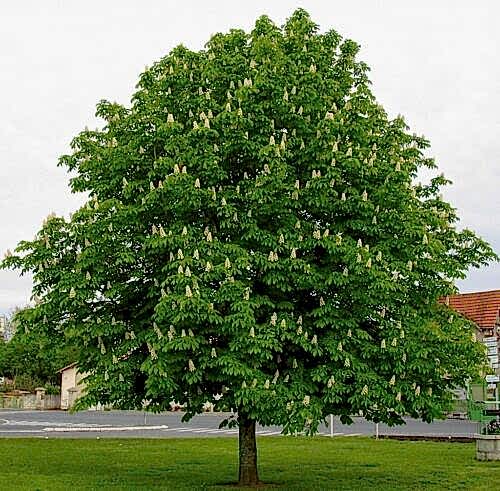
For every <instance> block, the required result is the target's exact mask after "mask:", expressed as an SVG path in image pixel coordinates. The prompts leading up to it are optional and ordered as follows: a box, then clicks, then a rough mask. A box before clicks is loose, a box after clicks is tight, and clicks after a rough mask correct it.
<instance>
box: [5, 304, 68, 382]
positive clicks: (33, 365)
mask: <svg viewBox="0 0 500 491" xmlns="http://www.w3.org/2000/svg"><path fill="white" fill-rule="evenodd" d="M22 312H23V309H16V314H15V316H14V318H13V319H14V320H12V323H13V324H16V320H15V319H16V318H17V316H19V315H22ZM24 327H26V323H25V324H24ZM76 356H77V349H76V348H75V347H74V346H72V345H71V344H70V343H69V342H67V340H65V339H64V337H63V336H62V335H58V336H54V334H53V333H51V334H50V333H48V332H39V330H37V329H29V330H26V331H25V329H24V328H23V329H16V330H15V332H14V335H13V336H12V338H11V339H10V340H9V341H8V342H4V340H3V338H1V337H0V376H2V377H7V378H9V379H12V383H11V384H9V385H12V388H15V389H25V390H34V389H35V388H36V387H38V386H40V385H42V386H53V390H56V387H54V386H57V387H58V386H59V374H58V370H59V369H61V368H62V367H64V366H65V365H68V364H69V363H71V362H72V361H73V360H74V359H75V357H76ZM6 387H9V386H8V385H7V386H6Z"/></svg>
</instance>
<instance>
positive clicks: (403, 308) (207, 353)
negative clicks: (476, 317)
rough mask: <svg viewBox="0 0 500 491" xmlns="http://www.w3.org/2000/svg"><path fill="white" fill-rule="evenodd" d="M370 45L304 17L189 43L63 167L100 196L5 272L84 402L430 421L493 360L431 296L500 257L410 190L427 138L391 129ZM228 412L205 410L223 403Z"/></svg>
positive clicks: (257, 415)
mask: <svg viewBox="0 0 500 491" xmlns="http://www.w3.org/2000/svg"><path fill="white" fill-rule="evenodd" d="M357 51H358V45H357V44H356V43H354V42H353V41H350V40H345V41H343V40H342V39H341V37H340V36H339V35H338V34H337V33H336V32H335V31H329V32H327V33H324V34H319V33H318V30H317V26H316V25H315V24H314V23H313V22H312V21H311V20H310V18H309V17H308V15H307V14H306V13H305V12H304V11H303V10H298V11H296V12H295V13H294V14H293V15H292V17H291V18H290V19H289V20H288V21H287V23H286V24H285V26H284V27H283V28H279V27H277V26H275V25H274V24H273V23H272V22H271V21H270V20H269V19H268V18H267V17H261V18H260V19H258V20H257V22H256V25H255V28H254V29H253V31H252V32H251V33H249V34H247V33H245V32H243V31H241V30H231V31H230V32H229V33H228V34H216V35H215V36H213V37H212V39H211V40H210V41H209V42H208V43H207V45H206V49H205V50H202V51H199V52H193V51H190V50H188V49H187V48H185V47H183V46H178V47H177V48H175V49H174V50H172V52H171V53H170V54H168V55H167V56H166V57H165V58H163V59H161V60H160V61H159V62H157V63H155V64H154V65H153V66H152V67H151V68H149V69H147V70H146V71H145V72H144V73H143V74H142V75H141V76H140V79H139V83H138V85H137V92H136V93H135V94H134V96H133V98H132V104H131V106H130V107H123V106H121V105H119V104H116V103H110V102H107V101H102V102H100V103H99V104H98V107H97V115H98V116H100V117H102V118H103V119H104V121H105V125H104V127H103V128H102V129H100V130H87V129H86V130H85V131H83V132H81V133H80V134H79V135H78V136H77V137H76V138H75V139H74V140H73V142H72V149H73V152H72V153H71V154H70V155H65V156H63V157H62V158H61V159H60V165H62V166H64V167H66V168H67V169H68V170H69V171H71V172H72V175H73V176H74V177H72V179H71V188H72V190H73V191H74V192H86V193H88V194H89V196H90V199H89V201H88V202H87V204H86V205H85V206H83V207H82V208H81V209H79V210H78V211H77V212H76V213H75V214H74V215H73V216H72V217H71V219H70V220H66V219H64V218H61V217H55V216H50V217H49V218H48V219H47V220H46V222H45V223H44V224H43V227H42V228H41V230H40V231H39V233H38V234H37V236H36V238H35V240H33V241H26V242H22V243H21V244H19V246H18V248H17V249H16V253H15V255H13V256H10V257H8V258H7V259H6V260H5V261H4V262H3V267H9V268H18V269H20V270H21V271H23V272H28V271H31V272H33V274H34V281H35V286H34V294H35V295H36V297H37V305H36V307H34V308H33V309H31V310H30V311H27V312H26V313H25V315H23V317H22V322H25V323H30V324H32V325H35V326H36V330H37V332H39V333H47V335H48V336H52V335H55V334H57V335H64V336H66V337H67V338H68V339H69V340H70V341H71V342H72V343H74V344H75V345H77V346H78V348H79V350H80V353H81V356H80V359H79V365H80V368H81V369H82V370H83V371H85V372H88V374H89V375H88V377H87V383H88V392H87V395H86V396H85V397H84V398H83V399H82V400H81V401H80V405H81V407H84V406H85V405H91V404H94V403H96V402H98V401H100V402H102V403H108V402H109V403H113V404H114V405H115V407H122V408H132V407H141V405H142V403H143V401H144V400H148V401H150V403H149V409H151V410H153V411H161V410H163V409H166V408H168V407H169V403H170V402H171V401H172V400H175V401H177V402H179V403H182V404H185V406H186V408H187V411H188V412H187V417H188V418H189V417H190V416H192V415H193V414H195V413H197V412H199V411H201V409H202V405H203V403H204V402H205V401H207V400H210V401H211V402H213V403H214V404H215V407H216V409H220V410H224V409H230V408H234V409H235V410H240V411H244V412H245V413H246V414H247V415H248V416H249V417H250V418H254V419H256V420H258V421H259V422H260V423H263V424H282V425H284V427H285V430H286V431H295V430H302V429H303V428H304V427H306V428H307V429H310V430H311V431H314V430H315V429H316V427H317V424H318V422H319V421H321V420H322V418H324V417H325V416H326V415H327V414H330V413H333V414H336V415H340V416H341V418H342V420H343V421H348V420H349V415H352V414H354V413H358V412H363V414H365V415H366V416H367V417H368V418H370V419H372V420H374V421H385V422H388V423H397V422H401V416H402V415H403V414H409V415H411V416H415V417H421V418H423V419H425V420H426V421H430V420H432V419H433V418H436V417H439V416H440V415H441V414H442V411H443V408H444V407H445V406H446V405H447V404H448V403H449V401H450V400H451V395H450V389H451V388H452V387H454V386H455V385H457V384H458V385H463V384H464V381H465V380H466V379H468V378H470V377H472V376H474V375H475V374H477V372H478V367H479V365H481V364H482V363H483V362H484V353H483V351H482V349H481V347H480V346H479V345H478V344H477V343H474V342H473V340H472V333H473V329H472V327H471V325H470V324H469V323H468V322H467V321H465V320H464V319H463V318H461V317H459V316H458V315H455V314H452V313H451V311H450V310H449V309H448V307H446V306H445V305H439V304H438V299H439V298H440V297H443V296H445V295H447V294H450V293H453V292H454V291H455V287H454V284H453V282H454V280H455V279H457V278H463V277H464V276H465V273H466V271H467V270H468V268H469V267H478V266H480V265H483V264H486V263H487V262H488V261H489V260H491V259H493V258H494V257H495V255H494V253H493V252H492V250H491V249H490V247H489V246H488V245H487V244H486V243H485V242H483V241H482V240H481V239H479V238H478V237H476V236H475V235H474V234H473V233H472V232H470V231H468V230H464V231H459V230H458V229H457V227H456V223H457V220H458V217H457V215H456V213H455V210H454V209H453V208H452V207H451V206H450V205H449V204H448V203H446V202H445V201H443V199H442V198H441V197H440V195H439V192H440V188H441V187H442V186H443V185H444V184H446V183H447V182H448V181H446V179H445V178H444V177H442V176H440V177H436V178H434V179H433V180H432V181H431V182H430V183H429V184H418V185H416V184H415V178H416V177H417V173H418V171H419V169H421V168H422V167H429V168H433V167H434V162H433V160H432V159H430V158H428V157H427V156H426V155H425V154H424V150H425V149H426V148H427V147H428V146H429V143H428V142H427V141H426V140H425V139H424V138H422V137H419V136H416V135H412V134H410V133H408V128H407V126H406V125H405V123H404V121H403V119H402V118H401V117H398V118H396V119H394V120H390V119H389V118H388V117H387V114H386V113H385V111H384V110H383V108H382V107H381V106H380V105H379V104H378V103H377V101H376V100H375V98H374V96H373V95H372V93H371V91H370V88H369V80H368V77H367V73H368V67H367V66H366V65H365V64H364V63H362V62H360V61H357V59H356V54H357ZM216 395H217V396H220V395H222V397H215V396H216Z"/></svg>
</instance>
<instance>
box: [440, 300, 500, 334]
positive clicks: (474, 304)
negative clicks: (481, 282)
mask: <svg viewBox="0 0 500 491" xmlns="http://www.w3.org/2000/svg"><path fill="white" fill-rule="evenodd" d="M446 300H448V301H449V302H447V301H446ZM445 303H449V306H450V307H451V308H452V309H455V310H456V311H458V312H460V313H461V314H463V315H464V316H465V317H467V318H469V319H470V320H471V321H474V322H475V323H476V324H477V325H478V326H479V327H480V328H483V329H485V328H492V327H494V326H495V323H496V322H497V319H498V318H499V317H500V290H492V291H489V292H477V293H461V294H460V295H450V296H449V297H447V299H445Z"/></svg>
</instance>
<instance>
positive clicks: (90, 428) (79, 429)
mask: <svg viewBox="0 0 500 491" xmlns="http://www.w3.org/2000/svg"><path fill="white" fill-rule="evenodd" d="M167 428H168V426H167V425H159V426H105V427H95V426H80V427H71V428H70V427H66V428H64V427H61V426H59V427H56V426H53V427H48V428H44V429H43V431H53V432H69V431H73V432H82V431H91V432H94V431H96V432H98V431H99V432H100V431H137V430H139V431H141V430H166V429H167Z"/></svg>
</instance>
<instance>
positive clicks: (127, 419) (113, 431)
mask: <svg viewBox="0 0 500 491" xmlns="http://www.w3.org/2000/svg"><path fill="white" fill-rule="evenodd" d="M228 416H230V414H228V413H226V414H222V413H205V414H201V415H198V416H196V417H194V418H193V419H192V420H191V421H189V422H188V423H183V422H182V421H181V418H182V413H179V412H175V413H162V414H146V413H143V412H140V411H82V412H79V413H77V414H69V413H67V412H65V411H24V410H7V409H4V410H0V438H1V437H41V438H45V437H50V438H54V437H59V438H61V437H62V438H64V437H66V438H96V437H100V438H105V437H113V438H116V437H133V438H137V437H139V438H171V437H218V436H227V437H231V436H232V437H235V436H237V434H238V430H237V428H233V429H227V428H225V429H219V428H218V427H219V423H220V422H221V421H222V420H223V419H224V418H227V417H228ZM406 421H407V424H406V425H403V426H397V427H393V428H389V427H387V426H386V425H382V424H380V425H379V434H380V435H385V434H391V435H420V436H431V435H432V436H472V435H473V434H474V433H476V432H477V426H476V423H471V422H470V421H465V420H450V419H449V420H445V421H437V422H435V423H432V424H427V423H423V422H421V421H417V420H412V419H407V420H406ZM374 432H375V425H374V424H373V423H371V422H368V421H366V420H364V419H363V418H355V421H354V424H352V425H342V424H341V423H340V421H338V419H337V418H335V420H334V435H335V436H357V435H373V434H374ZM280 433H281V429H280V428H279V427H274V426H271V427H258V428H257V435H259V436H266V435H267V436H271V435H279V434H280ZM320 434H321V435H325V436H329V435H330V434H331V429H330V428H328V427H326V426H322V427H321V428H320Z"/></svg>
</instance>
